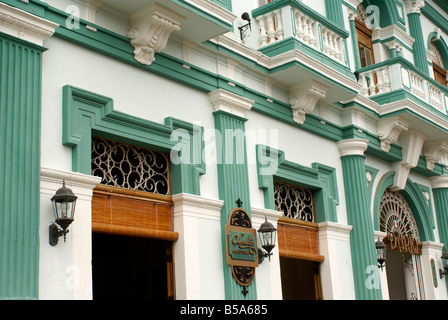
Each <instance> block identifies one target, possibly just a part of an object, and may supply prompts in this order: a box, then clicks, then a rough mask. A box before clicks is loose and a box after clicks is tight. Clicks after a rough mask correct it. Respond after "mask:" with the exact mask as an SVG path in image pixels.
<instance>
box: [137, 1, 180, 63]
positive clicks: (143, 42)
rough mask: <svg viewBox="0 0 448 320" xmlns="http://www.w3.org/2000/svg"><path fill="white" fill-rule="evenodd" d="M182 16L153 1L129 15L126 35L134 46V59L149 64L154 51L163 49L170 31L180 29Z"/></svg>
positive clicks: (152, 58) (153, 58)
mask: <svg viewBox="0 0 448 320" xmlns="http://www.w3.org/2000/svg"><path fill="white" fill-rule="evenodd" d="M183 20H184V17H182V16H180V15H178V14H177V13H175V12H173V11H171V10H169V9H168V8H165V7H164V6H161V5H160V4H158V3H154V4H152V5H150V6H148V7H146V8H144V9H141V10H139V11H137V12H135V13H133V14H132V15H131V28H130V30H129V32H128V37H129V38H130V40H131V45H132V46H133V47H134V56H135V60H137V61H138V62H140V63H141V64H145V65H150V64H151V63H152V62H153V61H154V60H155V57H154V54H155V53H156V52H162V51H163V50H165V47H166V44H167V42H168V38H169V37H170V34H171V32H173V31H178V30H180V23H181V22H182V21H183Z"/></svg>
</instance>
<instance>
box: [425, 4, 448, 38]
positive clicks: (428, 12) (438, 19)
mask: <svg viewBox="0 0 448 320" xmlns="http://www.w3.org/2000/svg"><path fill="white" fill-rule="evenodd" d="M421 11H422V13H423V14H424V15H425V16H426V17H427V18H428V19H429V20H431V21H432V22H433V23H434V24H435V25H437V26H438V27H439V28H440V29H442V30H443V32H445V33H448V19H447V18H446V17H445V16H443V15H442V14H441V13H440V12H439V11H438V10H437V9H436V8H434V7H433V6H431V5H430V4H429V3H428V2H426V1H425V6H424V7H423V8H421Z"/></svg>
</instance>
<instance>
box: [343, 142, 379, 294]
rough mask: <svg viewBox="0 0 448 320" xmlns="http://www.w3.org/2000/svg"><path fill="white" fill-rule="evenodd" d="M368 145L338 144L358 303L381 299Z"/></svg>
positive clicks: (360, 143) (359, 143)
mask: <svg viewBox="0 0 448 320" xmlns="http://www.w3.org/2000/svg"><path fill="white" fill-rule="evenodd" d="M367 145H368V141H367V140H363V139H349V140H342V141H340V142H338V147H339V151H340V155H341V161H342V170H343V176H344V189H345V200H346V206H347V219H348V224H349V225H351V226H353V230H352V232H351V233H350V248H351V255H352V266H353V277H354V283H355V293H356V299H358V300H378V299H382V294H381V286H380V283H379V276H378V274H376V272H378V270H379V269H378V268H377V265H378V263H377V259H376V249H375V237H374V233H373V231H374V230H373V222H372V215H371V213H370V208H369V197H368V193H367V178H366V166H365V164H364V160H365V156H364V151H365V150H366V149H367Z"/></svg>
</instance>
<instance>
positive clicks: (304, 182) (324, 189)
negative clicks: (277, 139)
mask: <svg viewBox="0 0 448 320" xmlns="http://www.w3.org/2000/svg"><path fill="white" fill-rule="evenodd" d="M256 155H257V176H258V187H259V188H260V189H262V190H263V192H264V201H265V208H266V209H271V210H275V204H274V180H277V181H281V182H286V183H289V184H293V185H297V186H301V187H304V188H308V189H311V190H314V196H315V204H316V222H318V223H319V222H324V221H331V222H337V221H338V219H337V210H336V207H337V206H338V205H339V194H338V187H337V179H336V169H334V168H332V167H329V166H326V165H323V164H320V163H313V164H312V167H311V168H310V167H306V166H302V165H300V164H297V163H294V162H290V161H287V160H286V159H285V153H284V152H283V151H281V150H277V149H274V148H271V147H269V146H265V145H257V146H256Z"/></svg>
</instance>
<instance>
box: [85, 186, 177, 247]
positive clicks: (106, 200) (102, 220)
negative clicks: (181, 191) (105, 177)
mask: <svg viewBox="0 0 448 320" xmlns="http://www.w3.org/2000/svg"><path fill="white" fill-rule="evenodd" d="M119 189H120V190H118V188H112V187H108V186H102V185H100V186H97V187H96V188H95V190H94V191H93V198H92V231H93V232H99V233H110V234H117V235H127V236H137V237H146V238H154V239H160V240H167V241H176V240H177V239H178V237H179V234H178V233H177V232H174V231H173V230H174V224H173V213H172V210H173V204H172V203H171V202H170V201H167V200H161V199H160V197H159V199H157V198H153V197H150V196H147V195H144V193H140V192H135V191H133V192H132V191H128V192H126V191H127V190H123V189H122V188H119Z"/></svg>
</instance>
